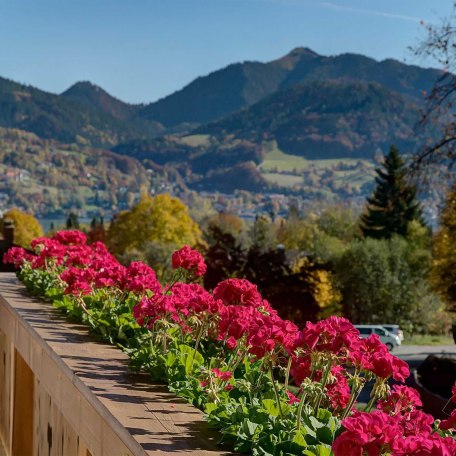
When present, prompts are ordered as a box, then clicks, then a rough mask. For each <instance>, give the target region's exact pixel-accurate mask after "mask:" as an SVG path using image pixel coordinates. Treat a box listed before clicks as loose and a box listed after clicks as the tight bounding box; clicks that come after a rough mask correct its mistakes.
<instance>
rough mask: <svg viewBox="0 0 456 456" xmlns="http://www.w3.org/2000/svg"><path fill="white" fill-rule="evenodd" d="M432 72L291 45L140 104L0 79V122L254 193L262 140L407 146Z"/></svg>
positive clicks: (291, 150) (315, 149)
mask: <svg viewBox="0 0 456 456" xmlns="http://www.w3.org/2000/svg"><path fill="white" fill-rule="evenodd" d="M440 74H441V73H440V71H438V70H435V69H426V68H421V67H418V66H415V65H406V64H404V63H401V62H398V61H396V60H392V59H387V60H383V61H380V62H379V61H376V60H374V59H371V58H369V57H365V56H362V55H356V54H342V55H338V56H322V55H319V54H317V53H315V52H314V51H312V50H310V49H308V48H296V49H294V50H293V51H291V52H290V53H289V54H287V55H286V56H284V57H281V58H279V59H276V60H273V61H271V62H266V63H261V62H242V63H235V64H232V65H228V66H227V67H225V68H222V69H220V70H218V71H215V72H213V73H210V74H209V75H207V76H203V77H199V78H197V79H195V80H194V81H192V82H190V83H189V84H188V85H187V86H185V87H184V88H182V89H181V90H178V91H176V92H175V93H173V94H171V95H169V96H167V97H164V98H162V99H160V100H158V101H156V102H153V103H149V104H129V103H124V102H123V101H121V100H118V99H117V98H115V97H113V96H112V95H110V94H108V93H107V92H106V91H104V90H103V89H102V88H101V87H98V86H96V85H94V84H92V83H90V82H88V81H85V82H78V83H76V84H74V85H73V86H72V87H70V88H69V89H68V90H66V91H65V92H63V93H62V94H60V95H56V94H51V93H48V92H45V91H42V90H39V89H37V88H34V87H31V86H27V85H23V84H19V83H17V82H14V81H11V80H8V79H4V78H0V127H4V128H16V129H21V130H25V131H28V132H32V133H35V134H36V135H38V136H39V137H41V138H43V139H53V140H57V141H60V142H62V143H67V144H71V143H76V144H78V145H81V146H92V147H97V148H104V149H111V150H112V151H114V152H115V153H119V154H123V155H129V156H131V157H134V158H136V159H138V160H140V161H145V160H147V161H149V162H150V163H151V164H155V165H158V166H171V167H174V168H175V169H177V170H179V171H180V172H181V174H182V175H185V176H186V178H185V179H186V181H187V182H188V184H189V185H190V186H192V185H193V186H196V187H197V188H206V187H207V188H211V189H212V188H215V189H217V182H224V185H223V189H224V190H234V189H236V188H239V189H252V182H254V183H255V184H254V185H253V187H254V189H256V190H261V189H263V188H266V187H267V186H268V184H267V182H266V181H265V180H264V179H263V177H262V176H261V172H260V166H261V164H262V163H263V162H264V160H265V159H266V158H267V157H266V156H267V151H266V150H267V147H265V145H268V144H270V143H271V142H274V143H275V144H277V147H278V149H279V150H280V152H281V153H283V154H285V155H287V156H293V157H302V158H304V159H307V160H319V159H335V158H337V159H342V158H356V159H372V158H373V157H374V155H375V154H376V153H378V152H379V151H380V152H383V153H385V152H386V151H387V149H388V148H389V146H390V145H391V144H396V145H397V146H398V147H399V148H400V149H402V150H403V151H407V152H409V151H411V150H413V148H414V147H415V146H416V141H417V137H416V135H415V134H414V126H415V124H416V122H417V120H418V119H419V111H420V109H421V108H422V107H423V105H424V95H425V94H426V93H428V92H429V91H430V90H431V89H432V86H433V84H434V81H435V80H436V79H437V78H438V77H439V75H440ZM233 169H238V170H239V171H240V172H239V173H237V174H236V173H233ZM236 175H239V179H236ZM214 176H216V177H215V178H214ZM248 181H249V182H248ZM209 182H210V184H209ZM227 182H228V183H229V185H226V184H227Z"/></svg>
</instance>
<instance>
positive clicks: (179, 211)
mask: <svg viewBox="0 0 456 456" xmlns="http://www.w3.org/2000/svg"><path fill="white" fill-rule="evenodd" d="M201 242H202V234H201V230H200V228H199V226H198V224H197V223H195V222H194V221H193V220H192V218H191V217H190V215H189V211H188V207H187V206H186V205H185V204H184V203H183V202H182V201H181V200H180V199H179V198H174V197H172V196H170V195H169V194H167V193H166V194H160V195H157V196H154V197H153V196H150V195H144V196H143V197H142V198H141V200H140V201H139V203H138V204H137V205H136V206H134V207H133V208H132V209H131V210H130V211H125V212H121V213H120V214H118V215H117V216H116V217H115V218H114V220H113V221H112V223H111V226H110V228H109V231H108V244H109V246H110V248H111V249H112V251H113V252H114V253H115V254H117V255H122V254H125V253H126V252H128V251H132V250H136V251H139V252H141V251H142V250H143V249H144V248H145V246H146V245H147V244H148V243H155V244H159V245H162V246H167V245H169V246H172V247H173V248H174V247H175V246H180V247H182V246H183V245H185V244H188V245H190V246H196V245H198V244H199V243H201Z"/></svg>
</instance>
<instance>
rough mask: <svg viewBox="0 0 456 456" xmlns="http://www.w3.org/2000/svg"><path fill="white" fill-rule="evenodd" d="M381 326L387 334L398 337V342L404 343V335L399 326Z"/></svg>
mask: <svg viewBox="0 0 456 456" xmlns="http://www.w3.org/2000/svg"><path fill="white" fill-rule="evenodd" d="M381 326H383V327H384V328H385V329H386V330H387V331H388V332H389V333H391V334H394V335H395V336H397V337H399V340H400V341H401V342H404V333H403V332H402V329H401V328H400V327H399V325H390V324H389V323H388V324H387V325H383V324H382V325H381Z"/></svg>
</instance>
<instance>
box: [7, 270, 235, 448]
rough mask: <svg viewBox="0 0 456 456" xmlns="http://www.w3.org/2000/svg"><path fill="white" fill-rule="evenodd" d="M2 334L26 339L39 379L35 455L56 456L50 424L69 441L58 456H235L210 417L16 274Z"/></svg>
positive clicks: (10, 278)
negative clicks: (38, 296) (136, 370)
mask: <svg viewBox="0 0 456 456" xmlns="http://www.w3.org/2000/svg"><path fill="white" fill-rule="evenodd" d="M3 317H4V318H3ZM0 329H1V330H2V331H4V333H5V334H6V336H7V337H10V338H11V340H15V341H17V337H18V336H19V335H20V337H21V338H22V340H21V341H20V343H18V345H19V347H18V350H17V351H18V353H19V354H20V355H21V356H22V354H23V355H24V356H26V357H27V359H29V362H30V366H33V371H34V373H35V376H36V381H35V388H36V389H37V396H36V398H35V401H38V403H36V406H37V410H35V412H34V417H35V420H39V423H38V424H39V426H38V427H36V426H35V428H34V435H35V437H34V438H35V439H36V440H37V441H36V442H34V449H35V455H37V454H38V451H39V456H43V455H44V456H48V454H49V453H48V452H46V449H47V450H49V448H48V447H47V446H46V445H48V446H49V442H48V440H49V439H48V433H47V431H48V429H47V426H48V424H49V425H50V427H51V429H52V442H54V437H55V436H56V435H57V436H58V438H59V439H60V441H61V442H62V443H61V444H60V443H59V444H57V443H56V444H54V443H53V446H52V448H51V453H50V454H51V456H52V455H53V454H54V450H55V449H56V448H58V449H59V451H62V452H64V453H63V454H64V455H65V456H67V454H66V453H67V450H66V448H67V447H68V448H69V449H68V452H69V453H68V456H72V454H71V452H70V451H73V450H71V449H74V448H75V447H76V450H77V452H76V453H75V454H76V455H77V456H92V455H93V456H107V455H109V456H127V455H128V456H130V455H131V456H146V455H152V454H153V455H154V456H160V455H167V454H170V453H173V452H181V453H186V454H190V455H193V456H220V455H230V454H232V453H231V452H225V451H221V450H220V448H219V447H217V444H216V441H217V440H218V439H219V434H218V433H217V432H216V431H213V430H210V429H209V428H208V426H207V424H206V423H205V421H204V418H203V414H202V412H200V411H199V410H197V409H196V408H194V407H192V406H190V405H189V404H187V403H185V401H183V400H181V399H178V398H176V396H174V395H173V394H171V393H169V392H168V391H167V389H166V387H165V386H164V385H160V384H151V383H149V381H148V380H147V375H144V374H133V373H131V372H129V370H128V357H127V356H126V355H125V354H124V353H122V352H121V351H120V350H118V349H117V348H115V347H112V346H109V345H106V344H104V343H100V342H97V341H95V340H94V339H93V338H92V337H91V336H90V335H89V334H88V331H87V328H86V327H85V326H82V325H78V324H74V323H70V322H68V321H66V320H65V319H64V318H63V317H62V316H61V315H60V314H59V313H58V312H57V311H56V310H55V309H53V308H52V306H50V305H49V304H46V303H43V302H40V301H38V300H35V299H33V298H31V297H29V296H27V294H26V292H25V290H24V287H23V286H22V285H21V284H20V283H19V282H18V281H17V279H16V278H15V277H14V275H13V274H0ZM38 382H39V383H38ZM38 390H39V392H38ZM49 398H50V399H49ZM49 417H51V418H49ZM59 423H60V424H59ZM66 441H68V444H67V447H66V446H65V445H66V444H65V442H66ZM58 445H60V446H58ZM18 454H20V456H28V455H26V454H22V453H18ZM35 455H34V456H35ZM59 456H60V455H59Z"/></svg>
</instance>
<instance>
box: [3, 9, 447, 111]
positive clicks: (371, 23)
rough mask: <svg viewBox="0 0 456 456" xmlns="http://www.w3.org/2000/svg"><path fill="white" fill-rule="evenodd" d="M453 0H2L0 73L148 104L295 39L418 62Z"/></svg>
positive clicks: (271, 54) (275, 52)
mask: <svg viewBox="0 0 456 456" xmlns="http://www.w3.org/2000/svg"><path fill="white" fill-rule="evenodd" d="M452 3H453V1H452V0H382V1H378V0H376V1H372V0H328V1H323V0H0V76H3V77H7V78H10V79H13V80H15V81H18V82H23V83H27V84H31V85H34V86H37V87H39V88H41V89H44V90H48V91H50V92H55V93H60V92H62V91H64V90H65V89H66V88H68V87H69V86H70V85H72V84H73V83H74V82H76V81H80V80H90V81H92V82H93V83H96V84H98V85H100V86H101V87H103V88H104V89H106V90H107V91H108V92H110V93H111V94H112V95H114V96H116V97H118V98H120V99H121V100H124V101H128V102H135V103H136V102H144V103H146V102H150V101H154V100H156V99H158V98H161V97H163V96H165V95H168V94H170V93H172V92H173V91H175V90H178V89H180V88H181V87H183V86H184V85H185V84H187V83H188V82H190V81H191V80H192V79H194V78H195V77H197V76H201V75H205V74H207V73H209V72H211V71H214V70H216V69H219V68H221V67H224V66H226V65H228V64H229V63H233V62H238V61H244V60H259V61H268V60H273V59H275V58H278V57H280V56H282V55H284V54H286V53H288V52H289V51H290V50H291V49H292V48H295V47H297V46H307V47H310V48H312V49H313V50H315V51H316V52H318V53H320V54H324V55H334V54H340V53H343V52H356V53H361V54H365V55H368V56H371V57H374V58H376V59H384V58H388V57H393V58H396V59H399V60H405V61H407V62H409V63H414V64H428V62H422V61H420V60H416V59H415V58H414V57H413V55H412V54H411V53H410V52H409V51H408V50H407V47H408V46H410V45H414V44H417V43H418V41H419V39H420V37H423V33H424V31H423V27H422V26H420V23H419V21H420V20H421V19H422V20H425V21H427V22H438V20H439V18H441V17H443V16H445V15H448V14H449V13H450V12H451V10H452Z"/></svg>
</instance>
